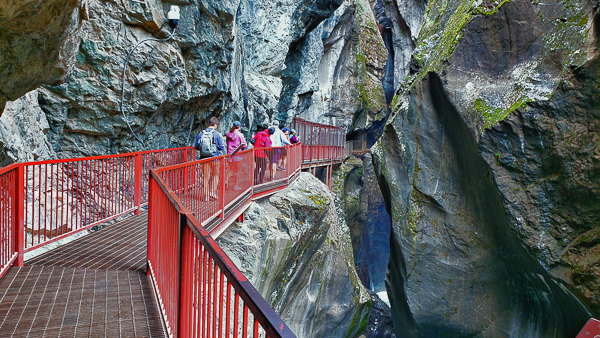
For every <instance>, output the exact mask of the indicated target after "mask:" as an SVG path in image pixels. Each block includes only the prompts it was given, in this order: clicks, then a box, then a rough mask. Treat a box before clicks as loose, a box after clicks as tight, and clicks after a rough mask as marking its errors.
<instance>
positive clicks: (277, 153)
mask: <svg viewBox="0 0 600 338" xmlns="http://www.w3.org/2000/svg"><path fill="white" fill-rule="evenodd" d="M280 157H281V149H273V150H271V163H277V162H278V161H279V158H280Z"/></svg>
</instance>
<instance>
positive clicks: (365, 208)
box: [332, 153, 391, 292]
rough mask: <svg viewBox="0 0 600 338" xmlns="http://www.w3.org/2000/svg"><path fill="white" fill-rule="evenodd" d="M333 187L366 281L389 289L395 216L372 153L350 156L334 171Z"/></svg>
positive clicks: (372, 286)
mask: <svg viewBox="0 0 600 338" xmlns="http://www.w3.org/2000/svg"><path fill="white" fill-rule="evenodd" d="M332 182H333V183H332V191H333V193H334V194H335V196H336V198H337V199H338V200H339V204H340V209H341V217H344V218H345V220H346V224H347V225H348V228H349V229H350V237H351V239H352V251H353V253H354V264H355V265H356V270H357V273H358V276H359V277H360V280H361V281H362V284H363V285H364V286H365V287H367V288H368V289H369V290H371V291H373V292H385V283H384V281H385V275H386V271H387V266H388V261H389V258H390V257H389V255H390V251H389V245H390V231H391V219H390V216H389V214H388V212H387V210H386V207H385V201H384V200H383V194H382V193H381V190H380V189H379V184H378V182H377V177H376V176H375V168H374V166H373V161H372V158H371V154H369V153H367V154H365V155H364V156H362V158H359V157H354V156H352V157H350V158H348V159H346V160H345V161H344V163H343V164H342V165H341V166H340V167H339V168H338V169H337V170H336V171H335V172H334V173H333V177H332Z"/></svg>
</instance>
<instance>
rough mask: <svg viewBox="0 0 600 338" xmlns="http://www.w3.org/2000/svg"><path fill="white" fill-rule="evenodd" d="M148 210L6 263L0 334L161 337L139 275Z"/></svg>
mask: <svg viewBox="0 0 600 338" xmlns="http://www.w3.org/2000/svg"><path fill="white" fill-rule="evenodd" d="M147 223H148V216H147V214H142V215H140V216H133V217H130V218H128V219H126V220H124V221H121V222H118V223H115V224H113V225H111V226H110V227H107V228H105V229H102V230H100V231H97V232H95V233H93V234H90V235H88V236H86V237H83V238H81V239H79V240H77V241H74V242H71V243H69V244H67V245H64V246H61V247H59V248H57V249H55V250H52V251H49V252H47V253H44V254H43V255H40V256H38V257H35V258H33V259H31V260H29V261H26V262H25V264H26V266H24V267H21V268H18V267H13V268H11V269H10V270H9V272H8V273H7V274H6V276H4V277H3V278H2V279H1V280H0V337H59V336H60V337H164V336H165V330H164V327H163V323H162V318H161V315H160V310H159V308H158V306H157V303H156V300H155V298H154V293H153V290H152V283H151V281H150V279H149V278H148V277H147V276H146V275H145V269H146V239H147Z"/></svg>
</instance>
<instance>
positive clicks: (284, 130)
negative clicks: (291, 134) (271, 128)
mask: <svg viewBox="0 0 600 338" xmlns="http://www.w3.org/2000/svg"><path fill="white" fill-rule="evenodd" d="M281 131H282V132H284V133H285V132H286V131H289V129H287V128H283V129H281Z"/></svg>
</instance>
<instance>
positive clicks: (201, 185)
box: [156, 144, 302, 231]
mask: <svg viewBox="0 0 600 338" xmlns="http://www.w3.org/2000/svg"><path fill="white" fill-rule="evenodd" d="M301 151H302V146H301V145H300V144H297V145H293V146H288V147H274V148H267V149H263V148H253V149H249V150H245V151H240V152H237V153H235V154H234V155H233V156H230V155H226V156H219V157H213V158H209V159H204V160H200V161H194V162H188V163H184V164H179V165H174V166H169V167H163V168H160V169H157V170H156V173H157V174H158V175H159V176H160V177H161V179H162V180H164V182H165V183H166V184H167V186H168V187H169V188H170V189H171V190H172V191H174V192H175V194H176V195H177V197H178V198H179V200H180V201H181V202H182V203H183V204H182V205H183V206H184V207H185V208H187V209H189V210H190V211H192V212H193V213H194V214H195V217H196V220H197V221H198V222H199V223H200V224H201V225H202V226H203V227H206V228H208V229H209V231H210V230H212V228H214V226H216V225H218V224H219V223H220V222H221V221H222V220H223V219H225V218H227V217H229V216H231V215H232V214H233V213H234V212H235V211H236V210H238V209H239V207H240V206H241V205H243V204H244V203H246V202H247V201H249V200H250V198H251V197H252V196H253V195H254V194H255V190H256V191H258V192H262V191H263V190H262V189H264V188H265V187H266V188H267V190H269V189H273V188H277V187H281V186H284V185H285V184H287V182H288V181H289V179H290V178H291V177H292V176H293V174H295V173H296V172H298V171H299V170H300V160H299V159H300V156H301ZM277 162H279V163H277ZM255 188H258V189H255Z"/></svg>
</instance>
